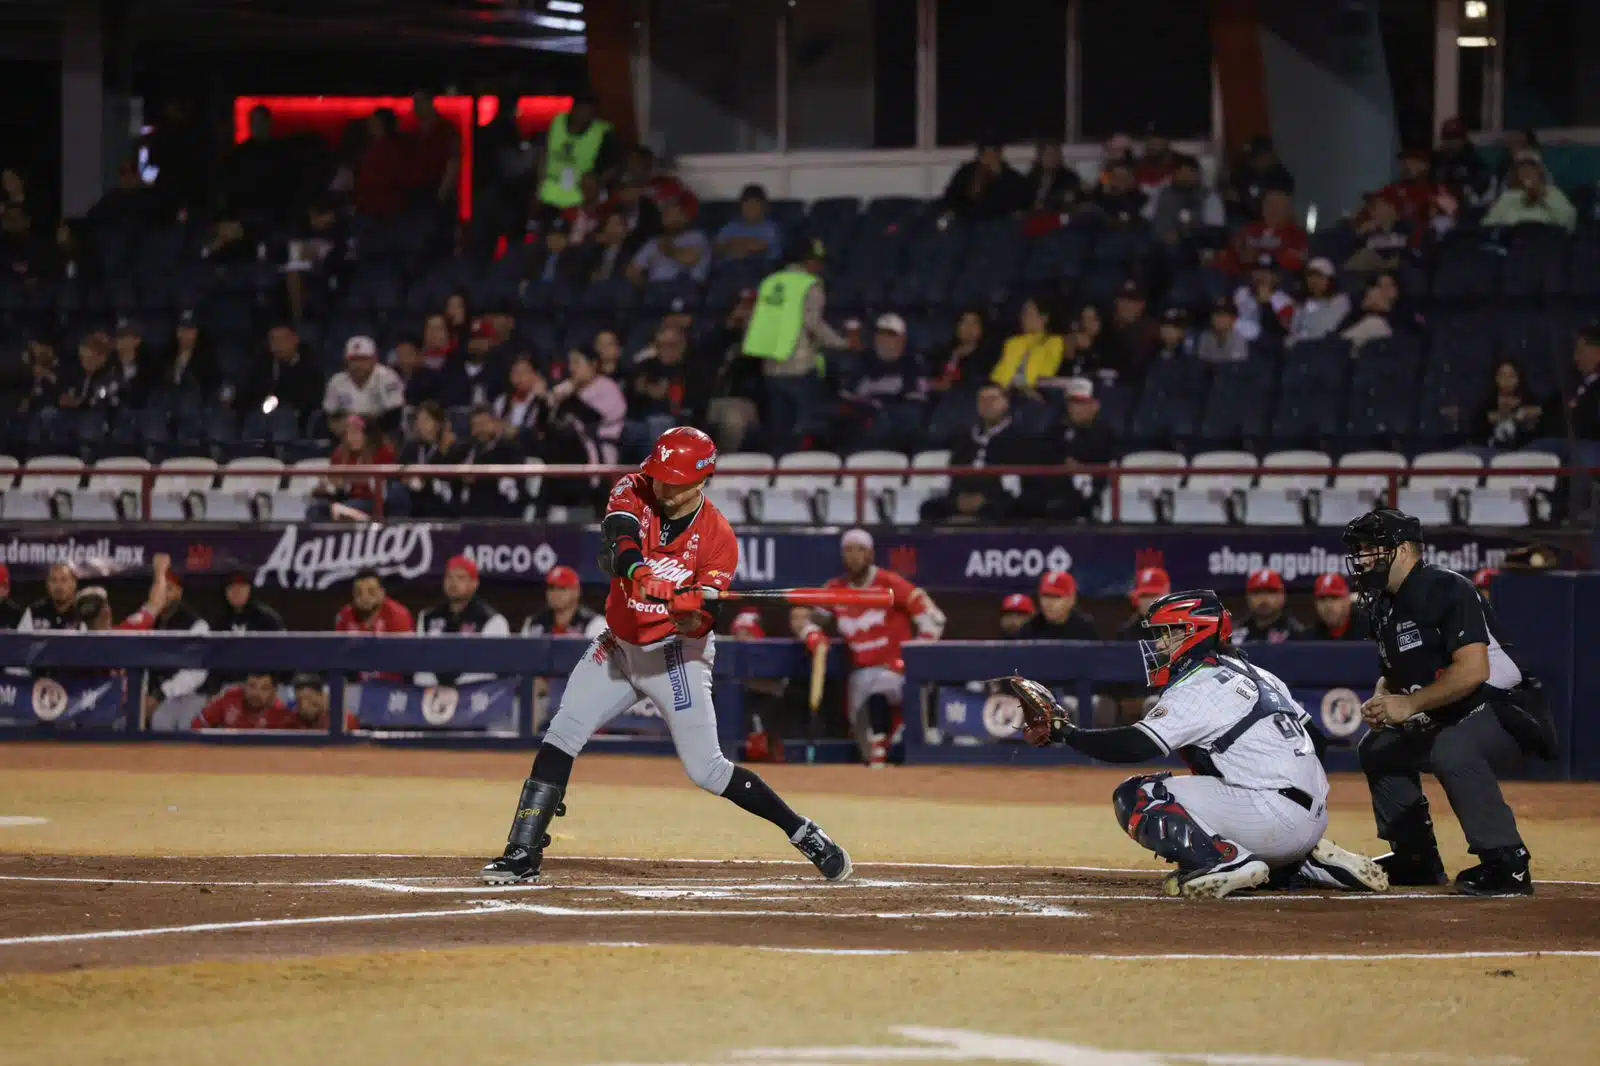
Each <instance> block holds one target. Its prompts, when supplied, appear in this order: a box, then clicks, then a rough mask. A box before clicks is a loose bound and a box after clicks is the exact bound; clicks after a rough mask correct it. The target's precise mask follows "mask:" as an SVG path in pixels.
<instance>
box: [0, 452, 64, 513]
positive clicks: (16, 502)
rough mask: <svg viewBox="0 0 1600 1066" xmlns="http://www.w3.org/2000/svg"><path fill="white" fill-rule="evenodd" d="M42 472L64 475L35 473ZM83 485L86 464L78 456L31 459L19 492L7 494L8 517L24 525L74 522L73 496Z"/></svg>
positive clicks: (18, 484)
mask: <svg viewBox="0 0 1600 1066" xmlns="http://www.w3.org/2000/svg"><path fill="white" fill-rule="evenodd" d="M39 470H59V471H64V472H63V473H55V474H41V473H35V471H39ZM73 471H77V473H73ZM82 482H83V460H82V459H79V458H78V457H77V456H75V455H40V456H36V457H34V458H32V459H29V460H28V461H27V462H26V463H24V464H23V466H22V476H21V477H19V478H18V479H17V486H16V488H14V489H12V490H11V491H10V492H8V493H6V497H5V502H6V511H5V517H6V518H8V519H13V520H20V521H24V522H27V521H44V520H48V519H50V518H71V517H72V497H73V493H75V492H77V491H78V486H79V485H80V484H81V483H82Z"/></svg>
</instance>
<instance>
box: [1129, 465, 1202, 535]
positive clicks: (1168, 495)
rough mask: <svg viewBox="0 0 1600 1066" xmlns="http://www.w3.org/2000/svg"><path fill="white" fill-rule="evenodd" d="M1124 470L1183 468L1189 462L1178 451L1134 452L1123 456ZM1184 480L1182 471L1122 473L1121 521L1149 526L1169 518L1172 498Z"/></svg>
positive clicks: (1167, 520)
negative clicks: (1174, 472) (1176, 472)
mask: <svg viewBox="0 0 1600 1066" xmlns="http://www.w3.org/2000/svg"><path fill="white" fill-rule="evenodd" d="M1118 465H1119V466H1120V467H1121V469H1122V470H1123V471H1138V470H1162V469H1172V470H1182V469H1183V468H1185V467H1187V466H1188V465H1189V464H1188V462H1187V461H1186V460H1185V459H1184V457H1183V456H1182V455H1180V454H1179V453H1177V452H1134V453H1133V454H1132V455H1125V456H1123V457H1122V462H1121V463H1119V464H1118ZM1182 483H1183V475H1182V474H1170V473H1167V474H1128V473H1124V474H1123V475H1122V488H1121V498H1122V521H1124V522H1127V523H1130V524H1133V525H1149V524H1152V523H1155V522H1170V521H1171V520H1172V497H1173V494H1174V493H1175V492H1176V491H1177V490H1178V488H1179V487H1180V486H1181V485H1182Z"/></svg>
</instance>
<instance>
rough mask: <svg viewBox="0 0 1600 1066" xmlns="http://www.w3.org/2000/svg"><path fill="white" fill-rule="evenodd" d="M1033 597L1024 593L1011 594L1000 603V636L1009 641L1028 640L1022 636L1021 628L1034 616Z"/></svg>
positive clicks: (1028, 638)
mask: <svg viewBox="0 0 1600 1066" xmlns="http://www.w3.org/2000/svg"><path fill="white" fill-rule="evenodd" d="M1035 611H1036V608H1035V607H1034V605H1033V597H1032V596H1029V595H1028V594H1027V593H1025V592H1013V593H1012V594H1011V595H1009V596H1007V597H1006V598H1005V599H1003V600H1001V601H1000V635H1001V636H1002V637H1006V638H1008V639H1011V640H1030V639H1032V638H1030V637H1026V636H1024V635H1023V634H1022V627H1023V626H1024V625H1026V624H1027V622H1028V619H1030V618H1032V617H1033V616H1034V613H1035Z"/></svg>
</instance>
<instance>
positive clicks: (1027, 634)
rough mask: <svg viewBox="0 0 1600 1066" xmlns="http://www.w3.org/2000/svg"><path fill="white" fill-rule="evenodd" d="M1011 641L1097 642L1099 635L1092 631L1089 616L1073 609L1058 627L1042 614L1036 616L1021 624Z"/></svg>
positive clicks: (1092, 624) (1092, 625) (1092, 627)
mask: <svg viewBox="0 0 1600 1066" xmlns="http://www.w3.org/2000/svg"><path fill="white" fill-rule="evenodd" d="M1011 639H1012V640H1099V639H1100V634H1098V633H1096V632H1095V630H1094V622H1092V621H1091V620H1090V619H1089V616H1088V615H1086V614H1084V613H1083V612H1082V611H1080V610H1078V609H1077V608H1073V611H1072V613H1071V614H1069V615H1067V620H1066V621H1065V622H1062V623H1061V624H1060V625H1057V624H1056V623H1054V622H1052V621H1050V620H1049V619H1048V618H1046V617H1045V616H1044V615H1042V614H1036V615H1034V616H1033V617H1032V618H1030V619H1028V620H1027V621H1026V622H1024V623H1023V624H1022V628H1021V629H1019V630H1017V632H1016V635H1015V636H1013V637H1012V638H1011Z"/></svg>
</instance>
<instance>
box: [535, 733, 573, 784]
mask: <svg viewBox="0 0 1600 1066" xmlns="http://www.w3.org/2000/svg"><path fill="white" fill-rule="evenodd" d="M533 779H534V780H535V781H543V782H544V783H545V784H547V785H554V786H555V787H556V788H559V789H561V790H563V791H565V790H566V787H567V782H568V781H570V780H571V779H572V756H570V755H568V754H567V753H566V752H564V751H562V750H561V749H560V748H558V747H555V746H554V745H551V744H541V745H539V754H537V755H535V756H534V757H533Z"/></svg>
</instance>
